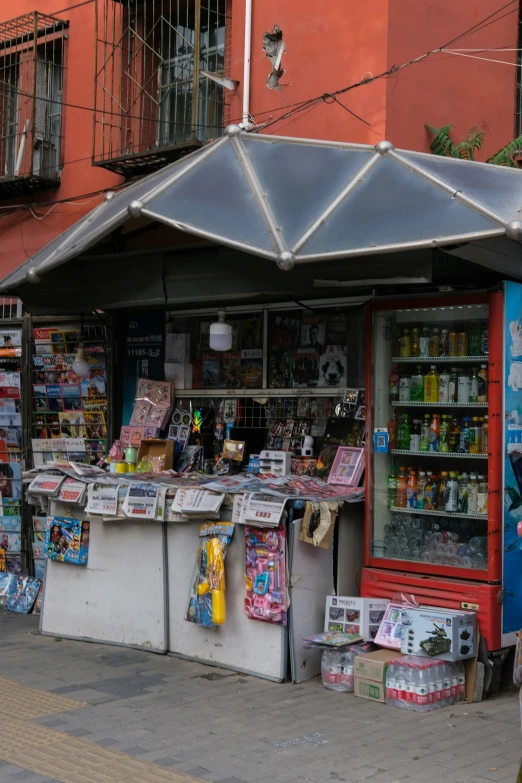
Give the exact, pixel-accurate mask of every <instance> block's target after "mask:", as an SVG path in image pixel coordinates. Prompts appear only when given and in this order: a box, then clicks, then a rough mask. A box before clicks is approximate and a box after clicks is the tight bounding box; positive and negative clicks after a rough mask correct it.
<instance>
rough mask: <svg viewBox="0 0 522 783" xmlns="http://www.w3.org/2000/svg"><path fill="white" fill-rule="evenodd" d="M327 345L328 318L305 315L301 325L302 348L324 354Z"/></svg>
mask: <svg viewBox="0 0 522 783" xmlns="http://www.w3.org/2000/svg"><path fill="white" fill-rule="evenodd" d="M325 344H326V316H325V315H303V321H302V324H301V348H311V349H313V350H314V351H319V353H322V351H323V350H324V346H325Z"/></svg>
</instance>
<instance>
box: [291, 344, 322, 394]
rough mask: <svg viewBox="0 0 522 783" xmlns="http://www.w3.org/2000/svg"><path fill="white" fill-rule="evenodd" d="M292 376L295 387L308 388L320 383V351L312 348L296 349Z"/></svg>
mask: <svg viewBox="0 0 522 783" xmlns="http://www.w3.org/2000/svg"><path fill="white" fill-rule="evenodd" d="M292 378H293V387H294V389H308V388H309V387H314V386H318V385H319V352H318V351H314V350H312V349H310V348H297V349H296V350H295V351H294V357H293V368H292Z"/></svg>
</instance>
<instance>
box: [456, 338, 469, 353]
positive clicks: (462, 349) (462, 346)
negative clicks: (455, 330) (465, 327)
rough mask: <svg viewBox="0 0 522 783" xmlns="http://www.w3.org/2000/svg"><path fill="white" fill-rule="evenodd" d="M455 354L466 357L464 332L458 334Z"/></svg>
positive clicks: (466, 348)
mask: <svg viewBox="0 0 522 783" xmlns="http://www.w3.org/2000/svg"><path fill="white" fill-rule="evenodd" d="M457 353H458V355H459V356H468V335H467V334H466V332H459V336H458V343H457Z"/></svg>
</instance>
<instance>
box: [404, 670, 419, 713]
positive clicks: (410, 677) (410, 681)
mask: <svg viewBox="0 0 522 783" xmlns="http://www.w3.org/2000/svg"><path fill="white" fill-rule="evenodd" d="M416 668H417V667H416V666H415V664H414V663H408V664H407V667H406V702H407V706H406V709H408V710H414V709H415V698H416V693H415V688H416V684H417V683H416V679H417V678H416V674H417V672H416Z"/></svg>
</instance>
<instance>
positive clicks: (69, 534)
mask: <svg viewBox="0 0 522 783" xmlns="http://www.w3.org/2000/svg"><path fill="white" fill-rule="evenodd" d="M89 526H90V523H89V522H80V521H79V520H77V519H67V518H66V517H53V519H52V522H51V525H50V527H49V529H48V531H47V538H46V542H45V543H46V549H47V556H48V557H49V559H50V560H57V561H59V562H61V563H72V564H74V565H85V564H86V563H87V559H88V557H89Z"/></svg>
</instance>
